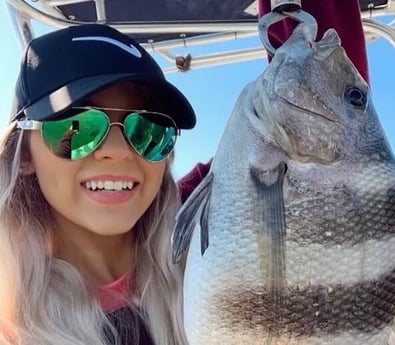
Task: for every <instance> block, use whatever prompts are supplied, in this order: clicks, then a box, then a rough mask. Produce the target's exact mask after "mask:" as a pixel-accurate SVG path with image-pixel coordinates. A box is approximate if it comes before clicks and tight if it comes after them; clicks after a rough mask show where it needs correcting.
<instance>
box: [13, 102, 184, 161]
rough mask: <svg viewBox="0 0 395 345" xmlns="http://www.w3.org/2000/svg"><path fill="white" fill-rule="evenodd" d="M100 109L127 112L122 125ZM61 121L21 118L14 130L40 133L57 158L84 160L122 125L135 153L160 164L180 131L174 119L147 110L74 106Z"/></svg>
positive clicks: (172, 146)
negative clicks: (111, 131)
mask: <svg viewBox="0 0 395 345" xmlns="http://www.w3.org/2000/svg"><path fill="white" fill-rule="evenodd" d="M103 110H111V111H123V112H125V111H127V112H129V113H128V115H126V117H125V119H124V120H123V123H121V122H110V118H109V117H108V115H107V114H106V113H104V112H103ZM71 111H72V113H71V114H68V116H67V117H66V118H63V119H60V120H47V121H34V120H29V119H24V120H21V121H18V122H17V128H21V129H25V130H41V135H42V138H43V140H44V143H45V145H46V146H47V147H48V149H49V150H50V151H51V152H52V153H54V154H55V155H56V156H57V157H60V158H63V159H69V160H77V159H80V158H83V157H85V156H87V155H89V154H90V153H92V152H93V151H95V150H96V149H97V148H98V147H99V146H100V144H101V143H102V142H103V141H104V139H105V138H106V136H107V135H108V133H109V131H110V128H111V126H114V125H116V126H121V127H122V129H123V135H124V137H125V139H126V140H127V142H128V143H129V144H130V146H131V147H132V148H133V150H134V151H136V153H137V154H138V155H139V156H141V157H143V158H144V159H145V160H147V161H149V162H159V161H161V160H163V159H165V158H166V157H167V156H169V154H170V153H171V152H172V151H173V148H174V145H175V143H176V139H177V136H178V134H179V130H178V128H177V126H176V124H175V122H174V120H173V119H172V118H171V117H170V116H168V115H166V114H162V113H158V112H153V111H146V110H125V109H116V108H93V107H73V108H72V109H71Z"/></svg>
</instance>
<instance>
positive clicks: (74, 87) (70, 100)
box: [24, 74, 196, 129]
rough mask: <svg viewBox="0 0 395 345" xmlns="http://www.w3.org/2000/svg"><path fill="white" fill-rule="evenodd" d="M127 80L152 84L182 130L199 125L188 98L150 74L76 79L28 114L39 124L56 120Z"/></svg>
mask: <svg viewBox="0 0 395 345" xmlns="http://www.w3.org/2000/svg"><path fill="white" fill-rule="evenodd" d="M125 80H130V81H136V82H141V83H144V84H146V85H148V86H149V87H150V88H151V89H152V90H153V91H154V92H155V93H156V94H157V95H158V96H159V97H160V99H162V100H164V101H165V106H166V110H167V112H168V115H169V116H171V117H172V118H173V120H174V121H175V123H176V125H177V127H178V128H180V129H191V128H193V127H194V126H195V124H196V117H195V113H194V111H193V108H192V106H191V104H190V103H189V101H188V100H187V99H186V97H185V96H184V95H183V94H182V93H181V92H180V91H179V90H178V89H177V88H176V87H175V86H174V85H172V84H170V83H169V82H167V81H166V80H164V79H154V78H152V77H151V76H147V75H130V74H110V75H99V76H92V77H87V78H83V79H80V80H76V81H74V82H71V83H69V84H67V85H65V86H63V87H61V88H60V89H58V90H56V91H54V92H52V93H51V94H50V95H48V96H45V97H43V98H41V99H39V100H38V101H36V102H35V103H33V104H31V105H30V106H28V107H26V108H25V109H24V113H25V114H26V116H27V117H28V118H29V119H32V120H37V121H42V120H49V119H55V118H56V117H57V116H59V114H60V113H61V112H63V111H64V110H66V109H68V108H69V107H71V106H72V105H73V104H76V103H78V102H79V101H80V100H82V99H84V98H86V97H88V96H90V95H91V94H93V93H94V92H96V91H99V90H101V89H104V88H106V87H109V86H111V85H112V84H114V83H116V82H119V81H125Z"/></svg>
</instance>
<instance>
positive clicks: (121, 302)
mask: <svg viewBox="0 0 395 345" xmlns="http://www.w3.org/2000/svg"><path fill="white" fill-rule="evenodd" d="M129 274H130V273H129V272H126V273H125V274H124V275H123V276H121V277H120V278H118V279H117V280H115V281H113V282H111V283H109V284H107V285H104V286H101V287H99V288H97V289H96V297H97V299H98V300H99V302H100V304H101V305H102V308H103V310H104V311H106V312H107V311H111V310H114V309H118V308H120V307H124V306H125V305H126V304H127V302H126V298H127V290H128V289H127V286H128V279H127V278H128V276H129Z"/></svg>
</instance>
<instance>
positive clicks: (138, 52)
mask: <svg viewBox="0 0 395 345" xmlns="http://www.w3.org/2000/svg"><path fill="white" fill-rule="evenodd" d="M121 81H133V82H139V83H141V84H144V85H147V86H148V87H149V88H150V89H151V90H152V91H153V92H154V94H155V95H156V96H158V97H159V99H160V100H161V101H162V102H163V103H164V106H165V110H164V112H166V114H168V115H169V116H171V117H172V118H173V120H174V121H175V123H176V125H177V126H178V128H182V129H190V128H193V127H194V126H195V123H196V118H195V113H194V111H193V108H192V106H191V104H190V103H189V102H188V100H187V99H186V97H185V96H184V95H183V94H182V93H181V92H180V91H179V90H178V89H177V88H176V87H175V86H174V85H172V84H171V83H169V82H168V81H166V79H165V76H164V74H163V72H162V70H161V68H160V67H159V65H158V64H157V63H156V62H155V60H154V59H153V58H152V56H151V55H150V54H149V53H148V52H147V51H146V50H145V49H144V48H143V47H141V46H140V45H139V44H138V43H137V42H136V41H135V40H133V39H131V38H130V37H129V36H127V35H124V34H122V33H121V32H119V31H117V30H116V29H114V28H112V27H110V26H107V25H101V24H84V25H79V26H71V27H68V28H65V29H61V30H57V31H54V32H51V33H48V34H46V35H43V36H40V37H38V38H35V39H33V40H32V41H31V42H30V43H29V45H28V46H27V47H26V49H25V51H24V54H23V57H22V62H21V70H20V74H19V78H18V79H17V82H16V88H15V99H14V106H13V114H14V115H13V119H17V118H20V117H21V115H23V116H27V117H28V118H29V119H31V120H38V121H42V120H50V119H56V118H58V117H61V115H62V113H63V112H65V111H66V110H67V109H68V108H70V107H72V106H73V105H75V104H78V102H80V101H81V100H83V99H84V98H86V97H88V96H89V95H91V94H93V93H94V92H96V91H99V90H102V89H104V88H107V87H109V86H111V85H113V84H114V83H117V82H121Z"/></svg>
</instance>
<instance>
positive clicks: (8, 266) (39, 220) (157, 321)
mask: <svg viewBox="0 0 395 345" xmlns="http://www.w3.org/2000/svg"><path fill="white" fill-rule="evenodd" d="M27 138H28V135H26V133H25V134H24V133H23V131H22V130H18V129H16V126H15V122H13V123H11V124H10V125H9V126H8V127H7V128H6V129H5V131H4V132H3V134H2V136H1V137H0V343H1V344H4V345H105V344H108V342H109V340H108V339H109V337H108V335H106V333H105V332H103V329H104V328H106V329H107V330H108V329H109V330H110V331H111V332H110V333H111V334H112V336H111V339H112V340H111V343H113V342H115V343H117V335H116V331H115V329H114V327H112V325H111V324H110V322H109V320H108V318H107V317H106V315H105V314H104V312H103V310H102V309H101V307H100V305H99V303H98V302H97V300H96V298H95V297H94V293H93V292H92V291H90V290H89V289H88V288H87V287H86V283H85V282H84V279H83V277H82V276H81V275H80V274H79V273H78V271H77V270H76V269H75V268H74V267H73V266H71V265H70V264H68V263H67V262H65V261H63V260H60V259H58V258H56V257H54V255H53V242H54V241H53V240H54V233H55V229H56V224H55V222H54V219H53V216H52V214H51V208H50V206H49V204H48V203H47V201H46V200H45V198H44V196H43V194H42V192H41V190H40V188H39V185H38V181H37V179H36V177H35V175H34V174H33V175H24V174H21V173H20V169H21V168H23V166H24V163H25V162H28V161H29V159H30V153H29V147H28V140H27ZM171 163H172V158H169V159H168V161H167V163H166V171H165V174H164V177H163V182H162V185H161V188H160V191H159V193H158V195H157V196H156V198H155V200H154V201H153V203H152V204H151V206H150V207H149V208H148V210H147V211H146V212H145V214H144V215H143V217H142V218H141V219H140V220H139V221H138V222H137V223H136V225H135V227H134V229H133V231H134V233H135V234H136V236H135V244H134V245H135V247H136V258H137V261H136V267H135V278H134V279H135V284H134V286H135V288H136V291H138V292H139V305H140V307H139V312H141V315H142V317H143V318H144V319H143V320H144V321H143V322H145V323H146V325H147V328H148V330H149V332H150V333H151V336H152V338H153V339H154V342H155V344H157V345H175V344H176V345H183V344H186V343H187V342H186V339H185V335H184V332H183V327H182V287H181V286H182V268H181V267H179V266H175V265H173V264H172V263H171V255H170V251H169V247H170V241H171V230H172V227H173V223H174V217H175V213H176V211H177V209H178V207H179V198H178V192H177V187H176V184H175V182H174V179H173V177H172V175H171ZM131 245H132V244H131Z"/></svg>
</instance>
